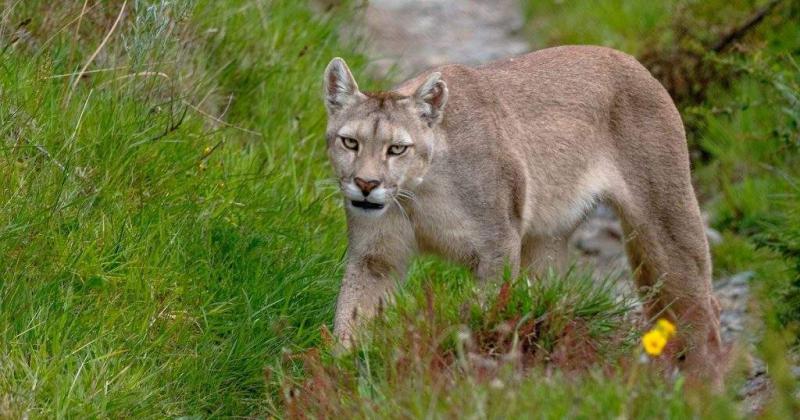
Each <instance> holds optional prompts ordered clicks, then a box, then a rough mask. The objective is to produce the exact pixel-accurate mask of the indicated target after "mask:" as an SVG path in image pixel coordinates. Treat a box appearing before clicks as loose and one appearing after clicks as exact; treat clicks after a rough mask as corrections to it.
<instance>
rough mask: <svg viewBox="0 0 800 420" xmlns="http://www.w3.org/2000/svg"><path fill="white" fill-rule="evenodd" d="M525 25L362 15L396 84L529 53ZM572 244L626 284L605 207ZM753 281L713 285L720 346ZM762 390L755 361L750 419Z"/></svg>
mask: <svg viewBox="0 0 800 420" xmlns="http://www.w3.org/2000/svg"><path fill="white" fill-rule="evenodd" d="M523 24H524V22H523V19H522V13H521V11H520V10H519V4H518V3H517V2H516V1H515V0H498V1H480V0H371V1H370V2H369V6H368V7H367V10H366V32H367V37H368V40H369V52H370V54H371V55H372V57H373V58H374V67H373V71H375V72H376V74H378V75H384V74H386V71H387V70H389V69H391V68H393V67H394V68H396V71H397V74H396V75H397V76H398V77H399V78H401V79H402V78H407V77H409V76H411V75H414V74H416V73H418V72H420V71H422V70H425V69H427V68H430V67H433V66H437V65H441V64H446V63H462V64H479V63H483V62H487V61H491V60H493V59H496V58H500V57H506V56H510V55H516V54H521V53H524V52H527V51H529V50H530V45H529V44H528V42H526V41H525V39H523V38H522V37H521V36H520V35H519V32H520V29H521V28H522V26H523ZM707 233H708V236H709V240H710V241H712V242H714V241H718V240H720V236H719V234H718V233H716V232H714V231H713V230H711V229H708V230H707ZM570 242H571V248H572V252H573V253H574V254H575V256H576V257H577V259H578V260H579V261H581V262H583V263H586V264H589V265H591V266H592V267H593V268H594V272H595V275H596V276H598V277H601V278H602V277H605V276H608V275H619V276H621V277H628V278H629V277H630V272H629V270H628V266H627V260H626V257H625V253H624V250H623V247H622V230H621V228H620V224H619V220H618V219H617V217H616V216H615V215H614V213H613V212H612V211H611V210H610V209H609V208H608V207H605V206H600V207H599V208H598V209H596V210H595V211H594V212H593V213H592V214H591V215H589V217H587V219H586V221H585V222H584V223H583V224H582V225H581V227H580V228H578V230H577V231H576V232H575V234H574V235H573V237H572V239H571V241H570ZM751 275H752V273H750V272H744V273H740V274H737V275H734V276H732V277H730V278H726V279H718V280H717V281H715V290H716V293H717V296H718V297H719V298H720V302H721V304H722V307H723V310H722V317H721V321H722V332H723V337H724V339H725V341H728V342H730V341H734V340H735V341H738V342H741V341H747V340H738V339H739V338H740V337H741V338H744V337H743V336H742V333H743V332H744V331H745V328H746V327H747V325H746V324H747V322H748V317H747V299H748V295H749V287H748V281H747V280H748V279H749V277H750V276H751ZM618 283H619V287H620V289H621V290H627V291H630V290H631V289H630V288H631V283H632V282H630V281H620V282H618ZM750 336H752V334H750ZM748 338H749V339H750V340H752V339H753V337H748ZM740 344H741V343H740ZM750 344H752V343H750ZM766 389H767V383H766V380H765V369H764V366H763V363H760V361H758V360H755V361H754V368H753V371H752V372H751V377H750V379H749V380H748V381H747V384H746V385H745V387H744V388H743V389H742V391H741V394H742V396H743V397H744V398H745V406H746V409H747V410H748V411H751V410H757V409H758V408H759V407H760V406H762V405H763V402H764V397H765V395H766ZM751 412H752V411H751Z"/></svg>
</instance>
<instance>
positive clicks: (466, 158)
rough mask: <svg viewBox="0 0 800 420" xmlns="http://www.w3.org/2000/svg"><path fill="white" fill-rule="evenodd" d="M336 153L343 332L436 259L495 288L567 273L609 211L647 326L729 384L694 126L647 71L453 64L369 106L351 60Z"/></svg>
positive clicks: (694, 372) (619, 56) (551, 63)
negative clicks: (572, 251)
mask: <svg viewBox="0 0 800 420" xmlns="http://www.w3.org/2000/svg"><path fill="white" fill-rule="evenodd" d="M324 99H325V105H326V108H327V111H328V124H327V132H326V138H327V151H328V156H329V158H330V161H331V164H332V166H333V169H334V172H335V175H336V178H337V180H338V182H339V184H340V187H341V190H342V193H343V195H344V202H345V208H346V215H347V225H348V232H349V246H348V253H347V264H346V269H345V274H344V279H343V281H342V286H341V291H340V294H339V297H338V301H337V306H336V315H335V320H334V333H335V335H336V336H337V337H338V338H339V339H340V340H341V341H342V342H343V343H345V345H348V343H349V342H350V340H351V337H352V333H353V329H354V328H355V327H356V326H357V325H358V323H359V322H361V321H362V320H364V319H367V318H369V317H370V316H372V315H373V314H374V313H375V312H376V311H377V310H378V308H379V307H380V306H381V305H383V304H385V302H386V300H387V299H388V298H390V297H391V295H392V292H393V289H394V287H395V285H396V284H397V283H398V281H400V280H402V278H403V277H404V275H405V271H406V269H407V267H408V265H409V260H410V259H411V258H412V256H414V255H415V254H417V253H434V254H437V255H440V256H442V257H444V258H447V259H450V260H453V261H456V262H459V263H461V264H465V265H466V266H468V267H469V268H470V269H471V270H472V271H473V272H474V274H475V276H476V277H477V278H479V279H493V278H497V277H498V276H500V275H501V274H502V273H503V271H504V270H505V269H506V268H507V267H510V269H511V272H512V274H513V275H517V274H518V273H520V272H521V271H524V272H529V273H532V274H535V273H538V272H541V271H542V270H543V269H546V268H547V267H563V265H564V262H565V259H566V251H567V249H566V247H567V239H568V238H569V236H570V234H571V233H572V232H573V230H574V229H575V228H576V227H577V225H578V224H579V223H580V222H581V221H582V219H583V218H584V217H585V216H586V214H587V212H589V211H590V210H591V209H592V208H593V206H595V205H596V204H597V203H598V202H600V201H604V202H607V203H609V205H611V206H612V207H613V208H614V209H615V211H616V212H617V213H618V215H619V217H620V218H621V220H622V225H623V229H624V232H625V244H626V251H627V253H628V257H629V261H630V263H631V267H632V269H633V270H634V277H635V280H636V283H637V286H638V288H639V290H640V291H645V290H648V291H650V293H648V296H650V299H649V301H648V302H647V303H646V305H645V310H646V315H647V316H650V317H656V316H658V317H666V318H668V319H670V320H671V321H672V322H674V323H676V324H677V325H678V328H679V340H680V343H681V348H682V349H685V351H683V352H682V353H681V356H680V357H676V363H678V364H679V365H680V366H681V367H682V368H684V369H685V371H686V372H688V373H689V374H690V375H691V376H692V377H694V378H700V379H703V380H711V381H714V382H715V383H719V382H720V381H721V368H720V367H719V365H720V362H719V361H720V358H721V353H722V349H721V346H722V345H721V341H720V333H719V304H718V302H717V300H716V298H715V297H714V296H713V294H712V287H711V258H710V255H709V248H708V243H707V240H706V236H705V233H704V227H703V223H702V221H701V216H700V210H699V207H698V203H697V199H696V197H695V194H694V190H693V187H692V184H691V178H690V170H689V153H688V150H687V145H686V137H685V134H684V127H683V123H682V121H681V117H680V115H679V113H678V111H677V109H676V108H675V105H674V103H673V101H672V100H671V98H670V96H669V94H668V93H667V92H666V90H665V89H664V88H663V87H662V86H661V85H660V84H659V82H658V81H657V80H656V79H654V78H653V77H652V76H651V75H650V73H649V72H648V71H647V70H646V69H645V68H644V67H643V66H642V65H641V64H639V63H638V62H637V61H636V60H635V59H634V58H632V57H630V56H628V55H626V54H623V53H621V52H619V51H615V50H612V49H608V48H602V47H591V46H565V47H557V48H550V49H545V50H541V51H537V52H533V53H530V54H527V55H523V56H520V57H514V58H508V59H505V60H500V61H497V62H493V63H489V64H486V65H483V66H480V67H475V68H472V67H467V66H462V65H447V66H443V67H440V68H437V69H434V70H432V71H428V72H425V73H423V74H421V75H419V76H418V77H415V78H413V79H411V80H409V81H407V82H404V83H402V84H400V85H399V86H398V87H396V88H395V89H393V90H391V91H388V92H379V93H370V92H361V91H360V90H359V88H358V85H357V83H356V81H355V79H354V78H353V75H352V73H351V72H350V70H349V69H348V67H347V65H346V64H345V62H344V61H343V60H342V59H340V58H335V59H333V60H332V61H331V62H330V64H329V65H328V67H327V68H326V70H325V73H324Z"/></svg>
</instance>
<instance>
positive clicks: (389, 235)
mask: <svg viewBox="0 0 800 420" xmlns="http://www.w3.org/2000/svg"><path fill="white" fill-rule="evenodd" d="M386 216H387V217H388V218H391V215H390V214H387V215H386ZM364 222H365V221H362V220H349V221H348V227H349V229H350V244H349V247H348V248H349V249H348V257H347V266H346V268H345V274H344V279H343V280H342V287H341V289H340V291H339V298H338V300H337V302H336V315H335V318H334V322H333V331H334V334H335V335H336V337H337V338H338V339H339V340H340V341H341V343H342V344H343V345H344V346H345V347H349V346H350V345H351V344H352V339H353V332H354V329H355V328H356V327H357V326H358V325H359V324H361V323H362V322H364V321H365V320H368V319H369V318H371V317H372V316H374V315H375V314H376V313H377V312H378V311H379V308H381V307H382V306H385V305H386V304H387V302H388V301H390V300H391V299H392V295H393V293H394V291H395V288H396V286H397V284H398V283H399V282H401V281H403V279H404V277H405V274H406V267H407V264H408V260H409V258H410V257H411V254H412V252H413V249H414V245H413V231H412V230H411V228H410V226H405V224H404V223H403V222H405V220H403V221H400V222H397V221H395V222H397V223H391V222H390V221H389V220H386V221H383V223H381V224H380V225H378V224H375V225H362V224H363V223H364ZM373 222H374V221H373Z"/></svg>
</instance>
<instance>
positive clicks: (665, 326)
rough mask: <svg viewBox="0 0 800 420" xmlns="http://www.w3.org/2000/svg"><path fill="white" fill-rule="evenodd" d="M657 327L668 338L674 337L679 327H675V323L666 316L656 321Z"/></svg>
mask: <svg viewBox="0 0 800 420" xmlns="http://www.w3.org/2000/svg"><path fill="white" fill-rule="evenodd" d="M656 329H657V330H659V331H661V333H662V334H664V336H665V337H667V339H670V338H672V337H673V336H674V335H675V332H676V331H677V328H675V324H673V323H671V322H669V321H668V320H666V319H664V318H661V319H659V320H658V322H657V323H656Z"/></svg>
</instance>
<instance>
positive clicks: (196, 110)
mask: <svg viewBox="0 0 800 420" xmlns="http://www.w3.org/2000/svg"><path fill="white" fill-rule="evenodd" d="M183 103H184V104H185V105H186V106H188V107H189V108H192V109H193V110H194V111H195V112H197V113H198V114H200V115H202V116H204V117H206V118H208V119H211V120H213V121H214V122H217V123H219V124H222V125H224V126H226V127H230V128H234V129H236V130H239V131H242V132H245V133H247V134H252V135H254V136H258V137H263V134H261V133H259V132H257V131H253V130H248V129H246V128H243V127H239V126H236V125H233V124H231V123H227V122H225V121H223V120H221V119H219V118H217V117H215V116H213V115H211V114H209V113H207V112H205V111H203V110H201V109H200V108H198V107H196V106H194V105H192V104H191V103H189V102H188V101H183Z"/></svg>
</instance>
